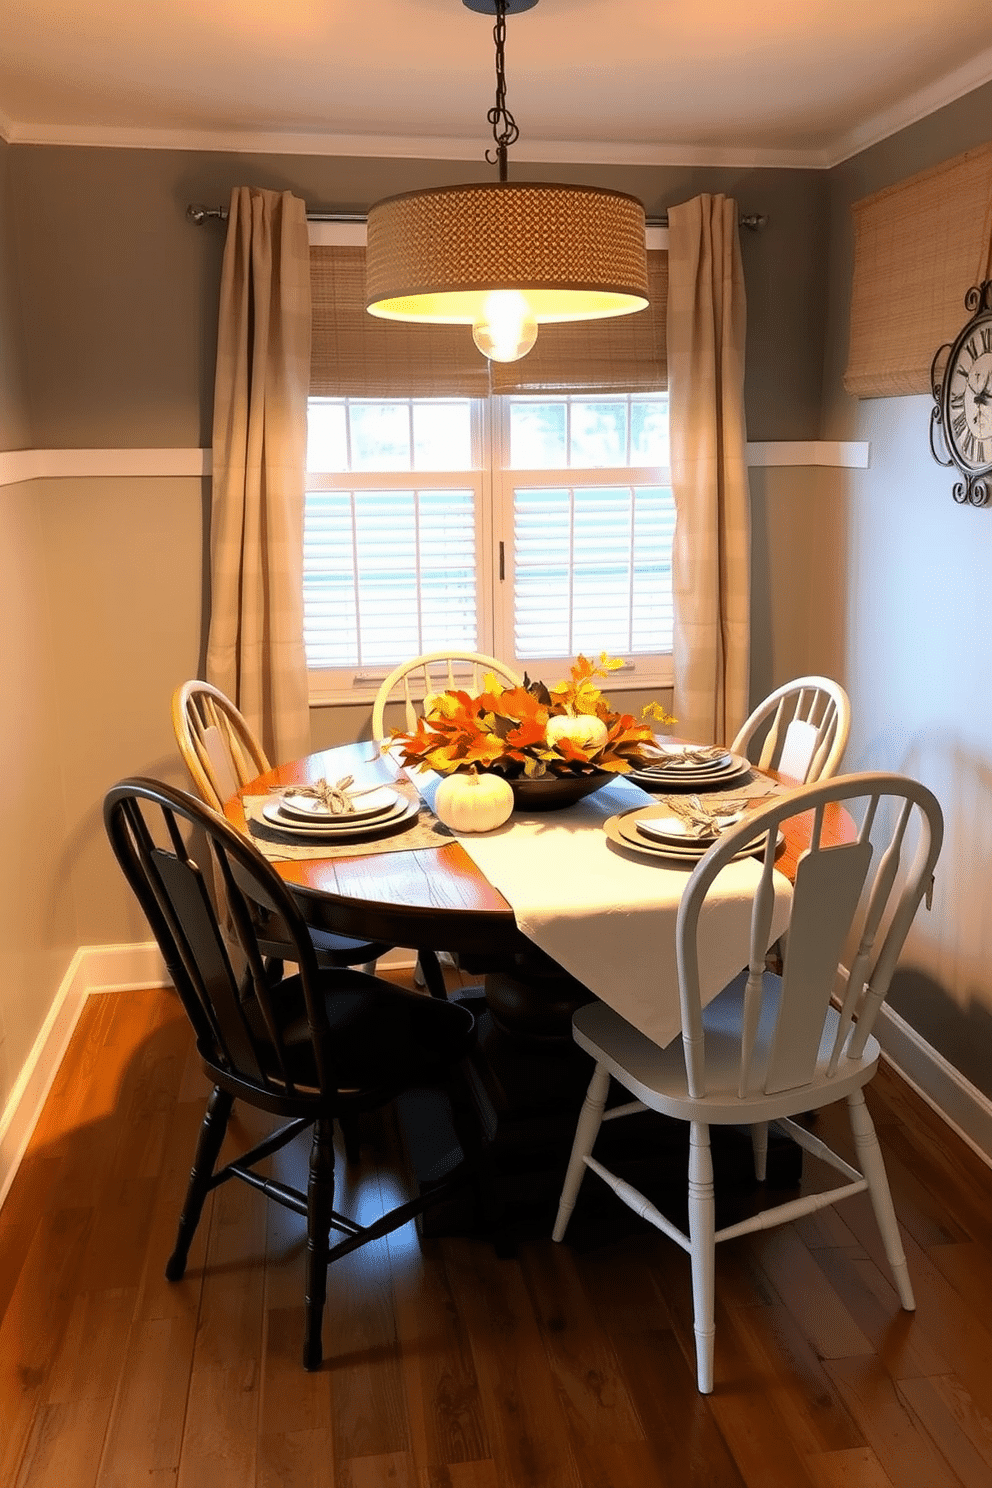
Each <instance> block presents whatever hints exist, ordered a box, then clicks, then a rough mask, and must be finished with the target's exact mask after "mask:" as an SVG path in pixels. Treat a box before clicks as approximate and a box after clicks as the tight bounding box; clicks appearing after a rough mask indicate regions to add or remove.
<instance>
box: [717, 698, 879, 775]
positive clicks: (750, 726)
mask: <svg viewBox="0 0 992 1488" xmlns="http://www.w3.org/2000/svg"><path fill="white" fill-rule="evenodd" d="M850 731H851V704H850V702H849V700H848V696H847V693H846V692H845V691H844V689H843V687H841V686H840V685H839V683H837V682H833V681H831V680H830V678H829V677H797V678H796V680H795V681H794V682H787V683H785V685H784V686H782V687H777V688H776V689H775V691H774V692H770V693H769V694H768V696H767V697H766V698H765V700H764V702H763V703H759V705H758V707H757V708H755V710H754V712H753V713H752V714H751V716H750V718H748V719H747V721H746V722H745V723H744V725H743V727H742V728H741V730H740V732H739V733H738V735H737V738H736V739H735V740H734V742H733V744H732V745H731V746H730V747H731V749H732V750H733V751H734V753H735V754H743V755H746V756H747V758H748V759H750V760H752V761H753V762H754V763H755V764H756V765H758V767H759V768H760V769H762V770H777V771H779V773H780V774H782V775H785V776H787V777H788V778H789V779H790V780H795V781H797V782H799V783H800V784H809V783H811V782H812V781H814V780H827V779H829V778H830V776H832V775H836V773H837V771H838V769H839V768H840V762H841V760H842V759H843V757H844V750H845V749H846V748H847V737H848V734H849V733H850Z"/></svg>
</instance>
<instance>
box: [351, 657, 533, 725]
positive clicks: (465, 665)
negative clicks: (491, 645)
mask: <svg viewBox="0 0 992 1488" xmlns="http://www.w3.org/2000/svg"><path fill="white" fill-rule="evenodd" d="M487 672H492V673H493V674H494V676H495V677H496V678H497V680H498V681H500V682H502V683H504V684H505V685H506V686H508V687H519V686H520V683H521V680H522V679H521V678H520V677H518V676H517V674H516V672H514V671H513V670H512V669H511V668H510V667H508V666H507V665H506V663H505V662H502V661H497V659H496V657H495V656H483V655H480V654H479V653H478V652H476V651H428V652H425V653H424V655H423V656H415V657H414V658H413V659H412V660H411V661H404V662H403V663H402V664H401V665H400V666H398V667H396V668H395V669H394V670H393V671H391V672H390V673H389V676H388V677H386V678H384V679H383V682H382V685H381V686H380V688H379V691H378V692H377V693H376V698H375V702H374V703H373V705H372V737H373V739H384V738H385V737H386V726H385V713H386V705H387V703H398V702H402V704H403V726H404V728H406V729H407V730H410V729H413V728H415V727H416V725H417V718H418V717H419V716H420V714H422V712H423V701H424V698H425V697H429V696H430V694H431V693H435V692H448V691H450V690H451V689H453V688H457V689H458V690H459V691H461V692H473V693H475V692H479V691H480V690H481V688H482V685H483V683H484V681H485V677H486V673H487Z"/></svg>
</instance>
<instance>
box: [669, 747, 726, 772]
mask: <svg viewBox="0 0 992 1488" xmlns="http://www.w3.org/2000/svg"><path fill="white" fill-rule="evenodd" d="M704 747H705V746H700V745H691V744H671V745H666V746H664V747H662V748H661V749H660V750H659V752H658V755H657V757H655V756H654V755H652V759H651V765H650V768H651V769H655V770H657V769H664V770H678V771H679V773H680V774H682V773H683V772H684V773H685V774H699V775H704V774H706V775H708V774H709V773H710V771H711V770H722V769H724V768H726V766H727V765H729V764H730V762H731V760H732V759H733V758H734V756H733V755H732V754H731V752H730V750H729V749H718V748H717V747H716V746H715V745H714V746H713V748H712V750H710V749H707V750H706V757H705V758H704V759H697V758H695V756H696V755H698V754H699V753H700V752H701V751H702V749H703V748H704Z"/></svg>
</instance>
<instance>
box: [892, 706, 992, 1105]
mask: <svg viewBox="0 0 992 1488" xmlns="http://www.w3.org/2000/svg"><path fill="white" fill-rule="evenodd" d="M899 752H900V753H901V755H902V758H901V760H900V763H899V764H898V765H897V767H896V768H897V769H899V770H900V771H901V772H902V773H904V774H906V775H911V776H913V777H914V778H915V779H917V780H921V781H923V782H924V784H926V785H928V786H929V787H930V789H931V790H932V791H933V792H934V793H935V795H936V796H937V799H938V800H939V801H940V804H941V807H942V809H943V812H944V833H945V835H944V845H943V849H942V851H941V855H940V858H939V859H938V862H937V869H936V874H935V885H934V895H933V907H932V909H931V910H930V911H929V912H928V911H927V909H926V908H925V906H923V907H921V908H920V910H919V912H918V914H917V917H916V920H915V922H914V924H913V928H912V930H911V932H910V937H909V939H908V940H907V943H906V950H905V952H904V956H903V962H902V965H901V967H900V968H899V970H898V971H897V972H896V975H895V977H894V978H893V982H892V989H891V992H890V994H889V999H888V1000H889V1004H890V1006H891V1007H892V1008H893V1009H894V1010H895V1012H897V1013H899V1015H900V1016H901V1017H903V1018H904V1019H905V1020H906V1021H907V1023H909V1024H910V1025H911V1026H912V1027H913V1028H914V1029H916V1031H917V1032H918V1033H919V1034H921V1035H922V1037H923V1038H925V1039H926V1040H927V1042H928V1043H930V1044H932V1045H933V1047H934V1048H935V1049H937V1050H938V1051H939V1052H940V1053H941V1054H942V1055H943V1056H944V1058H945V1059H947V1060H948V1061H949V1062H950V1063H951V1064H952V1065H953V1066H954V1067H955V1069H957V1070H959V1071H960V1072H961V1074H962V1075H964V1076H965V1078H966V1079H968V1080H970V1081H971V1083H972V1084H973V1085H975V1086H976V1087H977V1089H978V1090H980V1091H981V1092H982V1093H983V1095H985V1096H987V1097H989V1099H992V1059H990V1058H989V1050H990V1049H992V913H990V911H989V893H988V889H989V884H990V882H992V763H990V761H989V758H988V756H987V754H984V753H980V752H978V748H976V747H975V746H973V745H972V744H971V741H968V740H964V739H962V738H961V736H960V735H955V734H953V733H951V731H950V730H946V729H932V730H930V729H927V730H924V731H922V732H921V733H919V734H918V735H916V736H915V737H914V738H912V739H910V740H907V742H906V745H905V747H904V748H903V749H902V750H901V751H899Z"/></svg>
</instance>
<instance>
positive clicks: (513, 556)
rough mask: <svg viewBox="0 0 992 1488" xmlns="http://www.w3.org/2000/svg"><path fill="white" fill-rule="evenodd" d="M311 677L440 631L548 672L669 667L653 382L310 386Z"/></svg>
mask: <svg viewBox="0 0 992 1488" xmlns="http://www.w3.org/2000/svg"><path fill="white" fill-rule="evenodd" d="M307 466H308V479H307V498H306V530H305V540H304V605H305V638H306V647H307V659H308V665H309V668H310V673H311V695H312V696H313V697H314V698H315V699H322V700H326V701H331V700H342V699H346V698H347V699H352V700H356V701H357V700H359V699H365V698H368V697H371V696H373V695H374V693H375V690H376V688H377V687H378V684H379V682H380V681H381V679H382V677H383V676H384V675H385V673H386V672H387V671H389V670H390V669H391V668H392V667H393V666H394V665H396V663H397V662H399V661H402V660H404V659H405V658H407V657H409V656H414V655H416V654H418V653H419V652H422V651H433V650H441V649H444V648H446V647H449V646H450V647H451V648H453V649H458V650H478V651H484V652H487V653H491V654H493V655H497V656H501V657H503V658H504V659H505V660H507V661H508V662H510V664H511V665H515V666H516V668H517V669H518V670H520V671H528V672H529V673H530V675H531V676H542V677H544V678H546V679H549V680H556V679H557V677H558V676H559V675H561V674H562V672H563V669H564V668H565V667H566V666H567V663H568V662H570V661H571V659H572V658H573V657H574V656H575V655H576V654H577V653H578V652H579V651H585V652H587V653H589V654H597V655H598V653H599V652H600V651H603V650H606V651H609V652H610V653H611V654H612V655H616V656H622V657H624V658H625V660H626V661H627V662H628V665H629V666H630V667H631V668H632V670H633V672H634V674H635V676H634V677H632V678H631V685H637V686H638V687H641V686H657V685H659V684H661V685H664V684H666V683H668V682H670V680H671V663H670V653H671V644H672V595H671V550H672V536H673V531H674V518H675V514H674V504H673V501H672V493H671V490H670V487H669V478H668V469H667V467H668V400H667V396H666V395H665V394H664V393H654V394H652V393H631V394H599V395H596V396H593V395H580V394H559V393H555V394H551V395H547V396H542V395H508V396H503V397H495V398H492V399H481V398H376V399H373V398H348V397H315V398H311V400H310V422H309V448H308V460H307Z"/></svg>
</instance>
